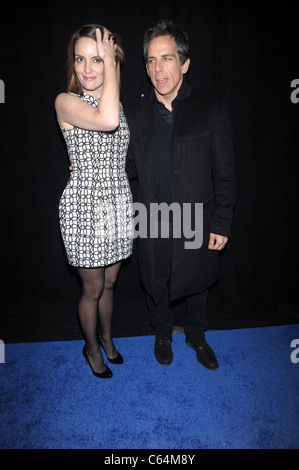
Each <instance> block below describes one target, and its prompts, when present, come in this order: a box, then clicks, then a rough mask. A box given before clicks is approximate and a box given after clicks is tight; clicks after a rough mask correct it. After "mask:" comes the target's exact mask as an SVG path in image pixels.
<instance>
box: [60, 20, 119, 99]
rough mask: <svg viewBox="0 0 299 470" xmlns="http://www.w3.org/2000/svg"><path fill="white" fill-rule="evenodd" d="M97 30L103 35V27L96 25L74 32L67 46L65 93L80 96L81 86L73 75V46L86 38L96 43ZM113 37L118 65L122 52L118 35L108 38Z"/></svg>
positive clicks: (88, 25)
mask: <svg viewBox="0 0 299 470" xmlns="http://www.w3.org/2000/svg"><path fill="white" fill-rule="evenodd" d="M97 28H99V29H100V30H101V33H102V34H104V27H103V26H101V25H98V24H87V25H85V26H82V28H80V29H79V30H78V31H76V32H75V33H74V34H73V36H72V38H71V40H70V43H69V46H68V59H67V91H69V92H71V93H76V94H77V95H82V93H83V92H82V86H81V84H80V82H79V80H78V78H77V75H76V73H75V68H74V63H75V45H76V42H77V40H78V39H79V38H83V37H87V38H91V39H93V40H94V41H96V29H97ZM111 37H114V38H115V43H116V44H117V49H116V51H115V61H116V64H117V65H118V68H119V65H120V63H121V62H123V60H124V57H125V55H124V51H123V49H122V45H121V38H120V36H119V35H118V34H114V33H111V34H110V35H109V38H111Z"/></svg>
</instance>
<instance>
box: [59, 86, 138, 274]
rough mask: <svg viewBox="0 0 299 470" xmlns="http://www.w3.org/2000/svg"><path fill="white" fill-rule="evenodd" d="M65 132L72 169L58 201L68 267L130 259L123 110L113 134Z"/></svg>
mask: <svg viewBox="0 0 299 470" xmlns="http://www.w3.org/2000/svg"><path fill="white" fill-rule="evenodd" d="M77 96H79V97H80V98H81V99H82V100H83V101H85V102H86V103H88V104H90V105H92V106H94V107H97V106H98V104H99V100H98V99H97V98H94V97H92V96H90V95H88V94H86V93H84V94H83V96H80V95H77ZM59 125H60V124H59ZM60 128H61V131H62V134H63V136H64V139H65V142H66V146H67V150H68V155H69V159H70V163H71V165H72V168H73V174H72V175H71V176H70V178H69V181H68V183H67V186H66V188H65V189H64V191H63V193H62V196H61V199H60V202H59V222H60V229H61V235H62V239H63V242H64V246H65V250H66V254H67V258H68V262H69V264H70V265H72V266H76V267H84V268H97V267H103V266H107V265H109V264H112V263H116V262H117V261H120V260H122V259H125V258H127V257H129V256H130V255H131V253H132V245H133V235H132V234H133V232H132V220H133V219H132V195H131V191H130V186H129V182H128V178H127V175H126V172H125V162H126V154H127V148H128V144H129V137H130V133H129V128H128V124H127V121H126V118H125V115H124V113H123V111H122V110H121V109H120V124H119V127H118V128H117V129H116V130H115V131H112V132H99V131H89V130H85V129H81V128H79V127H74V128H73V129H64V128H63V127H62V126H61V125H60Z"/></svg>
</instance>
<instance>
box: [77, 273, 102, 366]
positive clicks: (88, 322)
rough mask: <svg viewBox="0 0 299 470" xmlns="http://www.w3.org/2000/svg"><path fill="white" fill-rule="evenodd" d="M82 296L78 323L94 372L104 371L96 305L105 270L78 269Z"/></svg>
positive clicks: (100, 293) (100, 292)
mask: <svg viewBox="0 0 299 470" xmlns="http://www.w3.org/2000/svg"><path fill="white" fill-rule="evenodd" d="M78 272H79V275H80V278H81V280H82V295H81V298H80V301H79V306H78V315H79V321H80V325H81V328H82V332H83V335H84V338H85V341H86V347H87V351H88V357H89V360H90V363H91V365H92V368H93V369H94V371H95V372H99V373H102V372H104V371H105V370H106V365H105V363H104V360H103V356H102V352H101V349H100V347H99V341H98V303H99V299H100V297H101V295H102V293H103V290H104V283H105V268H95V269H89V268H78Z"/></svg>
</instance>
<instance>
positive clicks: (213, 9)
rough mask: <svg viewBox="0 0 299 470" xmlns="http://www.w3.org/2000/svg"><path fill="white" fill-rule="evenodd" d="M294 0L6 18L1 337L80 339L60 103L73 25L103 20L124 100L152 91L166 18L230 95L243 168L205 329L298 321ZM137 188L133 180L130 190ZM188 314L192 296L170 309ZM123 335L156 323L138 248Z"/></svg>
mask: <svg viewBox="0 0 299 470" xmlns="http://www.w3.org/2000/svg"><path fill="white" fill-rule="evenodd" d="M293 5H294V4H291V3H288V2H279V3H275V2H272V3H268V2H262V1H261V2H259V3H258V4H256V5H255V4H254V3H253V2H248V3H247V2H242V1H214V0H211V1H205V0H197V1H196V3H195V2H194V1H192V2H189V1H188V0H181V1H174V0H169V1H163V0H162V1H154V0H152V1H150V2H144V1H137V0H133V1H129V0H127V1H123V0H120V1H116V0H110V1H109V2H108V1H105V2H104V1H101V0H98V1H89V0H85V1H81V2H80V3H78V2H77V3H76V2H75V1H73V2H60V3H59V2H50V1H48V2H40V1H27V2H19V3H18V4H17V5H15V4H12V5H11V6H9V5H8V7H6V9H5V13H4V14H3V15H2V18H1V68H0V79H1V80H3V82H4V83H5V103H3V104H0V115H1V131H0V132H1V168H2V171H1V192H2V194H1V237H2V240H1V273H2V280H1V288H2V291H1V315H0V338H1V339H3V340H4V341H5V342H18V341H44V340H62V339H77V338H81V334H80V331H79V328H78V324H77V318H76V306H77V302H78V299H79V295H80V285H79V282H78V279H77V276H76V273H75V271H74V270H73V269H71V268H69V267H68V264H67V262H66V257H65V253H64V248H63V245H62V242H61V239H60V232H59V226H58V216H57V206H58V201H59V198H60V195H61V193H62V190H63V188H64V186H65V184H66V181H67V178H68V161H67V157H66V151H65V147H64V143H63V141H62V138H61V136H60V133H59V130H58V127H57V123H56V118H55V113H54V100H55V97H56V95H57V94H58V93H59V92H61V91H64V90H65V85H66V73H65V72H66V70H65V63H66V49H67V45H68V42H69V39H70V36H71V34H72V33H73V32H74V31H75V30H76V29H78V28H79V27H80V26H82V25H83V24H86V23H91V22H98V23H101V24H104V25H105V26H107V27H109V28H110V29H111V30H112V31H115V32H118V33H119V34H120V35H121V36H122V38H123V46H124V49H125V53H126V62H125V64H124V66H123V69H122V90H121V92H122V101H123V103H124V105H125V104H126V103H127V102H128V101H130V100H132V99H135V98H137V97H139V96H140V94H141V93H142V92H145V91H146V90H147V87H148V81H147V77H146V74H145V70H144V64H143V59H142V36H143V32H144V30H145V28H146V27H147V26H148V25H149V24H150V23H152V22H153V21H156V20H157V19H158V18H169V19H173V20H174V21H176V22H179V23H180V24H181V25H182V26H183V27H184V28H185V29H186V30H187V31H188V33H189V37H190V43H191V52H192V63H191V69H190V72H189V81H190V82H191V84H192V85H193V86H197V87H201V88H204V89H207V90H209V91H214V92H217V93H219V94H221V95H222V96H223V97H226V98H227V100H228V102H229V104H230V108H231V116H232V121H233V127H234V134H235V147H236V155H237V172H238V203H237V207H236V211H235V219H234V225H233V235H232V237H231V240H230V242H229V245H228V247H227V249H226V250H225V251H224V252H223V253H222V255H221V270H220V279H219V282H218V283H217V284H215V286H213V288H212V289H211V291H210V295H209V302H208V312H209V321H210V328H216V329H217V328H219V329H225V328H243V327H256V326H266V325H276V324H283V323H297V322H298V321H299V294H298V285H299V284H298V215H297V206H298V153H299V151H298V148H299V146H298V143H299V142H298V140H299V139H298V130H299V127H298V124H299V122H298V115H299V103H298V104H296V103H293V102H292V101H291V99H290V95H291V92H292V91H293V90H292V88H291V82H292V80H293V79H296V78H299V77H298V75H299V70H298V52H297V50H296V49H297V42H298V41H297V37H298V34H297V35H296V34H295V32H296V29H297V28H298V24H297V23H298V20H297V17H296V14H295V13H296V12H295V10H294V9H293ZM133 189H134V188H133ZM173 308H174V313H175V318H176V324H177V325H180V324H181V320H182V316H183V314H184V304H183V303H177V304H175V305H174V306H173ZM113 328H114V333H115V335H116V336H117V335H119V336H120V335H125V336H126V335H128V336H130V335H135V334H148V333H150V332H151V330H150V327H149V323H148V317H147V309H146V303H145V297H144V293H143V290H142V287H141V286H140V283H139V278H138V267H137V258H136V250H135V251H134V253H133V256H132V258H131V259H130V260H128V261H126V262H125V263H124V265H123V267H122V270H121V273H120V276H119V280H118V284H117V288H116V302H115V312H114V321H113Z"/></svg>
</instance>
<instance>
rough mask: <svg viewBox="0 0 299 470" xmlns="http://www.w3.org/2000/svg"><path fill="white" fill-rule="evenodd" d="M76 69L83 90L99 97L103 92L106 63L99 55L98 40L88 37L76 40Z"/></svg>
mask: <svg viewBox="0 0 299 470" xmlns="http://www.w3.org/2000/svg"><path fill="white" fill-rule="evenodd" d="M74 69H75V73H76V75H77V78H78V80H79V82H80V84H81V86H82V88H83V91H85V92H86V93H88V94H89V95H91V96H94V97H96V98H99V97H100V95H101V93H102V85H103V76H104V63H103V61H102V60H101V59H100V58H99V56H98V50H97V43H96V41H94V40H93V39H91V38H88V37H82V38H79V39H78V40H77V41H76V44H75V64H74Z"/></svg>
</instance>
